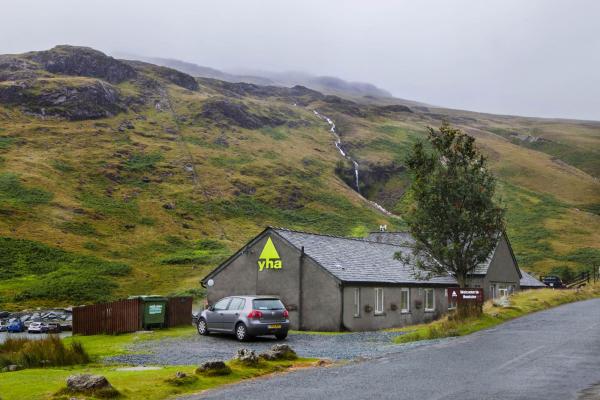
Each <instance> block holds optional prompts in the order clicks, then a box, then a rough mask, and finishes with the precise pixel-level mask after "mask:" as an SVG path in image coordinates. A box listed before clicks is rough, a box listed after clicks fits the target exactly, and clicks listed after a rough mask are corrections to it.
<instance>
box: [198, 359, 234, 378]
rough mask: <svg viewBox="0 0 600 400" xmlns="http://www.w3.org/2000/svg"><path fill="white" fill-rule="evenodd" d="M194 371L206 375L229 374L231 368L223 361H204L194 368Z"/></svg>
mask: <svg viewBox="0 0 600 400" xmlns="http://www.w3.org/2000/svg"><path fill="white" fill-rule="evenodd" d="M196 373H197V374H201V375H206V376H220V375H229V374H230V373H231V368H229V366H227V364H225V362H223V361H206V362H205V363H203V364H202V365H200V366H199V367H198V368H196Z"/></svg>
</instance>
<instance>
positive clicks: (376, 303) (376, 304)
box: [373, 287, 385, 315]
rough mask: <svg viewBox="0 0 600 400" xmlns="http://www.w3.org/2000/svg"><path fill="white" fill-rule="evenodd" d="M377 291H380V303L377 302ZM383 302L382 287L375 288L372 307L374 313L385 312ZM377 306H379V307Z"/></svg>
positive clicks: (381, 313) (382, 313)
mask: <svg viewBox="0 0 600 400" xmlns="http://www.w3.org/2000/svg"><path fill="white" fill-rule="evenodd" d="M379 292H381V304H380V302H379V295H378V293H379ZM384 303H385V297H384V293H383V288H382V287H377V288H375V307H374V309H373V314H374V315H384V314H385V306H384ZM378 306H381V308H379V307H378Z"/></svg>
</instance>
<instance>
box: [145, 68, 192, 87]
mask: <svg viewBox="0 0 600 400" xmlns="http://www.w3.org/2000/svg"><path fill="white" fill-rule="evenodd" d="M156 71H157V73H158V75H159V76H160V77H161V78H163V79H164V80H166V81H168V82H171V83H172V84H174V85H177V86H181V87H182V88H185V89H188V90H198V88H199V86H198V82H197V81H196V78H194V77H193V76H190V75H188V74H184V73H183V72H179V71H177V70H175V69H171V68H167V67H156Z"/></svg>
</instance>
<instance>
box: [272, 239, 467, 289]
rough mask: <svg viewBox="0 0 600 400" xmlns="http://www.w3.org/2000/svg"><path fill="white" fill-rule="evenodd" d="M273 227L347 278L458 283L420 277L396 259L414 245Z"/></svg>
mask: <svg viewBox="0 0 600 400" xmlns="http://www.w3.org/2000/svg"><path fill="white" fill-rule="evenodd" d="M272 229H273V230H274V231H275V232H276V233H277V234H279V235H280V236H282V237H283V238H284V239H285V240H287V241H288V242H290V243H291V244H292V245H293V246H294V247H296V248H298V249H301V248H302V247H304V252H305V254H306V255H308V256H309V257H310V258H312V259H313V260H315V261H316V262H317V263H319V264H320V265H321V266H322V267H323V268H325V269H326V270H327V271H329V272H330V273H331V274H332V275H334V276H335V277H337V278H338V279H339V280H341V281H343V282H365V283H366V282H371V283H411V284H444V285H456V280H455V279H454V278H453V277H451V276H442V277H434V278H431V279H430V280H419V279H416V278H415V277H414V276H413V274H412V269H411V266H410V265H406V264H404V263H403V262H401V261H399V260H395V259H394V254H395V253H396V252H403V253H409V254H410V253H411V248H410V247H403V246H398V245H394V244H387V243H380V242H375V241H373V240H369V239H353V238H343V237H337V236H328V235H318V234H313V233H306V232H298V231H292V230H288V229H283V228H272Z"/></svg>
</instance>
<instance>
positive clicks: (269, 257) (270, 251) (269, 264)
mask: <svg viewBox="0 0 600 400" xmlns="http://www.w3.org/2000/svg"><path fill="white" fill-rule="evenodd" d="M282 267H283V264H281V258H280V257H279V253H278V252H277V249H276V248H275V245H274V244H273V241H272V240H271V238H268V239H267V243H266V244H265V247H264V248H263V250H262V252H261V253H260V256H259V257H258V270H259V271H263V270H265V269H281V268H282Z"/></svg>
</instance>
